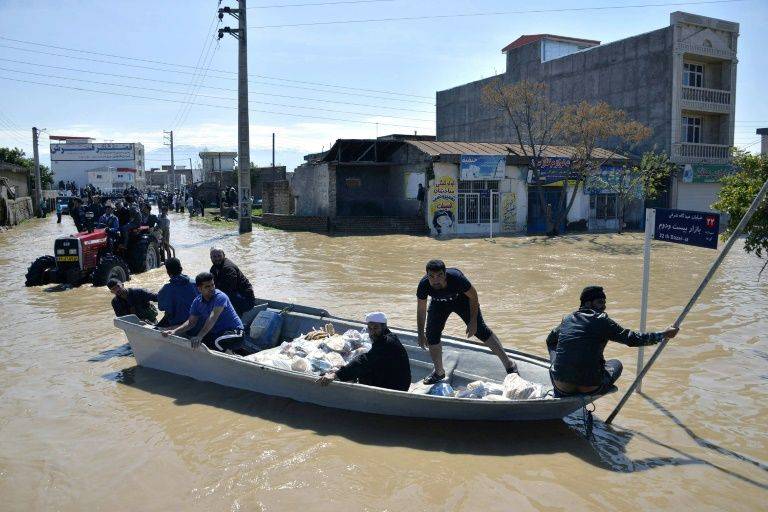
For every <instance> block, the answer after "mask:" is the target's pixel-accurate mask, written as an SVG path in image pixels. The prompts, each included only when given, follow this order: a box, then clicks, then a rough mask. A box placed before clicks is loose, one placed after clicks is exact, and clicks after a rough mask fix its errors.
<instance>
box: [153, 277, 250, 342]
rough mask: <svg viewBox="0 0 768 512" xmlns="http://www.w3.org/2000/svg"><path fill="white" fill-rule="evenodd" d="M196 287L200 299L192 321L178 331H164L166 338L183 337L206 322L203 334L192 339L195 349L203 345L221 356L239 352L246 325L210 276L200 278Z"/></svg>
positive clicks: (191, 314)
mask: <svg viewBox="0 0 768 512" xmlns="http://www.w3.org/2000/svg"><path fill="white" fill-rule="evenodd" d="M195 285H196V286H197V289H198V291H199V292H200V295H199V296H198V297H197V298H195V300H193V301H192V306H191V307H190V308H189V318H187V320H186V322H184V323H183V324H181V325H180V326H178V327H176V328H175V329H169V330H166V331H163V332H162V333H163V336H169V335H179V334H183V333H185V332H187V331H189V330H190V329H192V328H193V327H195V326H196V325H197V323H198V322H199V321H200V319H203V322H205V323H204V324H203V327H202V328H201V329H200V332H199V333H198V334H197V335H196V336H193V337H192V338H190V341H191V342H192V349H196V348H197V347H199V346H200V343H205V346H206V347H208V348H210V349H212V350H218V351H220V352H226V351H231V350H234V349H237V347H239V346H240V345H242V342H243V322H241V321H240V317H239V316H237V313H236V312H235V308H233V307H232V303H231V302H230V301H229V297H227V295H226V294H225V293H224V292H222V291H221V290H217V289H216V286H215V285H214V282H213V274H211V273H210V272H201V273H200V274H197V277H195Z"/></svg>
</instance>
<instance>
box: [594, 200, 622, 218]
mask: <svg viewBox="0 0 768 512" xmlns="http://www.w3.org/2000/svg"><path fill="white" fill-rule="evenodd" d="M616 197H617V196H616V194H592V195H590V196H589V209H590V210H592V211H593V212H594V213H593V214H592V215H593V218H595V219H597V220H611V219H615V218H616Z"/></svg>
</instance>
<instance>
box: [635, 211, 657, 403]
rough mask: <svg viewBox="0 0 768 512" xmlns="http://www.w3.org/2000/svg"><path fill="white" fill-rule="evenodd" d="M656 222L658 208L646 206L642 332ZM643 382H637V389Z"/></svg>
mask: <svg viewBox="0 0 768 512" xmlns="http://www.w3.org/2000/svg"><path fill="white" fill-rule="evenodd" d="M655 224H656V210H654V209H653V208H646V210H645V245H644V246H643V294H642V297H641V298H640V332H642V333H644V332H645V327H646V322H647V320H648V285H649V282H650V278H651V240H652V239H653V234H654V228H655ZM644 349H645V347H643V346H640V347H638V350H637V374H638V375H639V374H640V372H641V371H642V369H643V357H644V355H645V350H644ZM642 384H643V382H642V381H640V382H638V384H637V391H641V389H640V387H641V386H642Z"/></svg>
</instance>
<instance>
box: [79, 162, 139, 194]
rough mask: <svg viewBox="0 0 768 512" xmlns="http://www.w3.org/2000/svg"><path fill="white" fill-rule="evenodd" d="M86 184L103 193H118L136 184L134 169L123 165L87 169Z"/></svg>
mask: <svg viewBox="0 0 768 512" xmlns="http://www.w3.org/2000/svg"><path fill="white" fill-rule="evenodd" d="M88 185H93V186H94V187H96V189H100V190H101V191H102V192H103V193H105V194H120V193H122V192H123V191H125V189H127V188H130V187H135V186H136V171H135V170H134V169H128V168H124V167H118V168H114V167H101V168H98V169H93V170H91V171H88Z"/></svg>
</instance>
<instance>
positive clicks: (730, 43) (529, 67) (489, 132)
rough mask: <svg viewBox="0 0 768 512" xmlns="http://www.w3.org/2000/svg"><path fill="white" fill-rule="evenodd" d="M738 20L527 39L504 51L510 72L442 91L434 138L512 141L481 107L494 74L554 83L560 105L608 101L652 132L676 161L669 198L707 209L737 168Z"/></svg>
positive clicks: (494, 113) (676, 16)
mask: <svg viewBox="0 0 768 512" xmlns="http://www.w3.org/2000/svg"><path fill="white" fill-rule="evenodd" d="M738 36H739V24H738V23H733V22H729V21H725V20H719V19H714V18H707V17H704V16H697V15H694V14H689V13H684V12H674V13H672V14H671V15H670V24H669V26H667V27H664V28H661V29H658V30H654V31H652V32H648V33H645V34H640V35H637V36H633V37H629V38H627V39H622V40H619V41H615V42H612V43H608V44H602V45H601V44H600V43H599V41H593V40H588V39H577V38H571V37H562V36H554V35H550V34H538V35H529V36H522V37H520V38H519V39H517V40H515V41H514V42H512V43H511V44H510V45H508V46H507V47H505V48H504V49H503V50H502V51H503V52H504V53H505V54H506V59H507V67H506V72H505V73H503V74H501V75H498V76H496V77H491V78H488V79H485V80H480V81H477V82H472V83H469V84H465V85H462V86H459V87H455V88H453V89H448V90H445V91H438V93H437V140H438V141H443V140H452V141H456V140H461V141H475V142H479V141H491V142H503V141H509V140H514V138H513V137H512V133H511V131H510V127H509V126H508V125H507V123H506V122H505V120H504V118H503V117H502V116H501V115H500V114H499V113H498V110H497V109H494V108H493V107H492V106H490V105H487V104H484V102H483V101H482V90H483V88H484V87H485V86H486V85H487V84H489V83H490V82H491V81H492V80H497V79H500V80H502V81H503V82H504V83H508V84H511V83H515V82H518V81H520V80H523V79H525V80H528V81H534V82H544V83H546V84H548V86H549V91H550V95H551V98H552V99H554V100H555V101H558V102H560V103H563V104H568V103H576V102H579V101H581V100H587V101H592V102H594V101H606V102H607V103H609V104H610V105H612V106H613V107H615V108H619V109H622V110H624V111H626V112H627V113H628V114H629V115H630V116H631V117H632V118H633V119H635V120H637V121H640V122H642V123H643V124H645V125H647V126H648V127H650V128H651V129H652V130H653V136H652V137H651V138H650V139H649V140H647V141H646V142H645V143H644V145H643V146H641V147H639V148H637V150H638V151H644V150H648V149H651V148H653V147H654V146H656V147H657V149H658V150H660V151H665V152H666V153H667V154H668V155H670V157H671V160H672V161H673V162H675V163H676V164H678V166H679V172H678V174H677V175H676V176H675V178H674V179H673V180H672V183H671V186H670V191H669V192H670V193H669V196H668V198H667V199H666V201H665V202H666V203H667V204H664V205H661V206H670V207H673V208H682V209H692V210H709V209H710V206H709V205H710V204H711V203H712V202H713V201H714V200H715V198H716V196H717V191H718V190H719V187H720V185H719V179H720V177H722V175H724V174H726V173H728V172H730V171H731V166H730V150H731V147H732V146H733V136H734V117H735V105H736V101H735V100H736V99H735V91H736V67H737V40H738Z"/></svg>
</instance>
